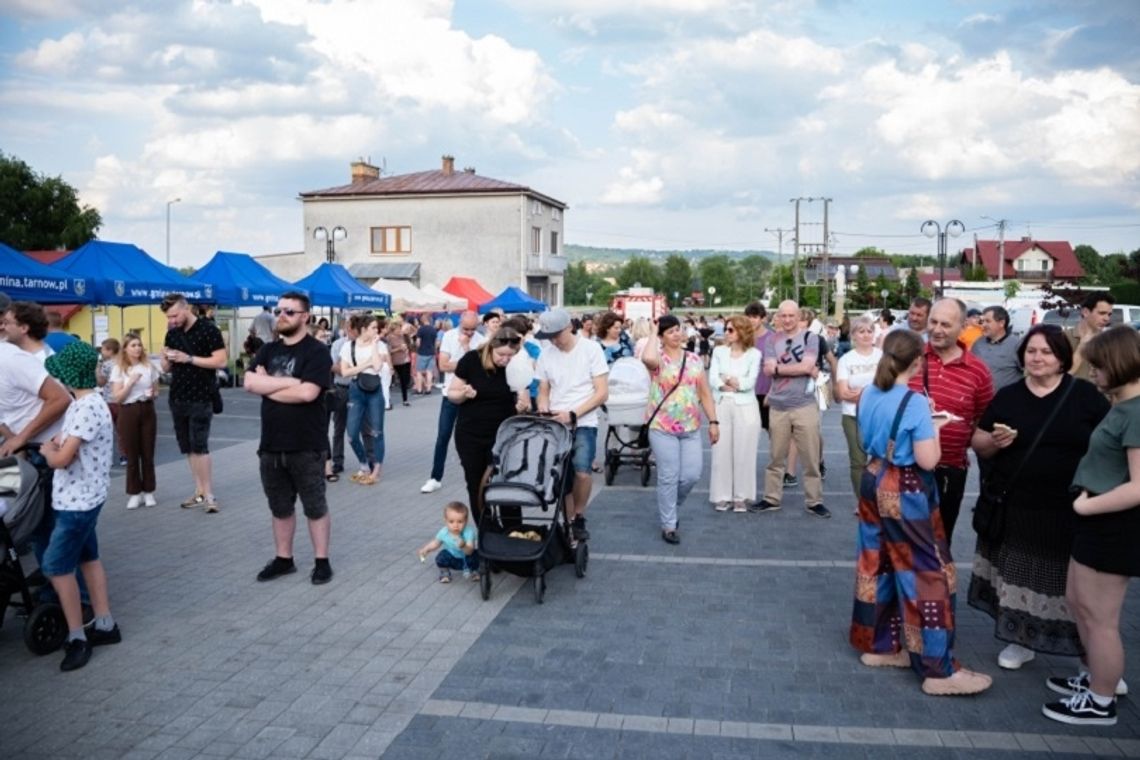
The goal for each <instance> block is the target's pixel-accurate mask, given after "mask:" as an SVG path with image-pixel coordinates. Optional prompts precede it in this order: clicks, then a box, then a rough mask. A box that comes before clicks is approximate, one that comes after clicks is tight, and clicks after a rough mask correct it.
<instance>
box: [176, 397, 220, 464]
mask: <svg viewBox="0 0 1140 760" xmlns="http://www.w3.org/2000/svg"><path fill="white" fill-rule="evenodd" d="M170 415H171V417H173V418H174V437H175V438H176V439H177V440H178V451H179V452H181V453H182V454H209V453H210V421H211V420H212V419H214V405H213V403H212V402H210V401H171V402H170Z"/></svg>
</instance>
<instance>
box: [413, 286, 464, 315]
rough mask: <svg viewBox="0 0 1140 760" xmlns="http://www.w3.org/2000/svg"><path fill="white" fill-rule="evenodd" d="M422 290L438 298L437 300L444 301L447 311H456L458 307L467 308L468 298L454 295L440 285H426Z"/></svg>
mask: <svg viewBox="0 0 1140 760" xmlns="http://www.w3.org/2000/svg"><path fill="white" fill-rule="evenodd" d="M420 290H421V291H423V292H424V293H426V294H427V295H428V296H430V297H432V298H434V299H436V300H437V301H443V302H444V303H445V304H446V308H445V309H444V310H445V311H455V310H456V309H466V308H467V299H466V298H460V297H459V296H454V295H452V294H451V293H448V292H447V291H446V290H444V289H443V288H441V287H439V286H438V285H424V286H423V287H422V288H420Z"/></svg>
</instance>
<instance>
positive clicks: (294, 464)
mask: <svg viewBox="0 0 1140 760" xmlns="http://www.w3.org/2000/svg"><path fill="white" fill-rule="evenodd" d="M258 458H259V460H260V465H261V487H262V488H263V489H264V490H265V498H266V499H267V500H268V501H269V511H270V512H272V513H273V516H274V517H277V518H280V519H286V518H288V517H292V516H293V514H294V512H295V511H296V508H297V507H296V504H297V497H298V496H299V497H301V508H302V509H304V510H305V517H307V518H309V519H310V520H319V519H321V518H322V517H324V516H325V515H327V514H328V513H329V504H328V501H327V500H326V499H325V452H323V451H261V452H258Z"/></svg>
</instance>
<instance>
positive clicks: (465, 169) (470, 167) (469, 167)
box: [463, 166, 475, 174]
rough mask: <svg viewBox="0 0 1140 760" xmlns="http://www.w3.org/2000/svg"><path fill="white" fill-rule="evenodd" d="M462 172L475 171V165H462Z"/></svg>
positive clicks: (469, 172)
mask: <svg viewBox="0 0 1140 760" xmlns="http://www.w3.org/2000/svg"><path fill="white" fill-rule="evenodd" d="M463 173H464V174H474V173H475V167H474V166H464V167H463Z"/></svg>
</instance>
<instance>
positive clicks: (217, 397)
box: [210, 380, 226, 414]
mask: <svg viewBox="0 0 1140 760" xmlns="http://www.w3.org/2000/svg"><path fill="white" fill-rule="evenodd" d="M210 401H211V402H212V403H213V410H214V414H221V413H222V412H223V411H225V408H226V406H225V404H224V403H223V402H222V387H221V385H219V383H218V381H217V380H214V393H213V395H212V396H211V397H210Z"/></svg>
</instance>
